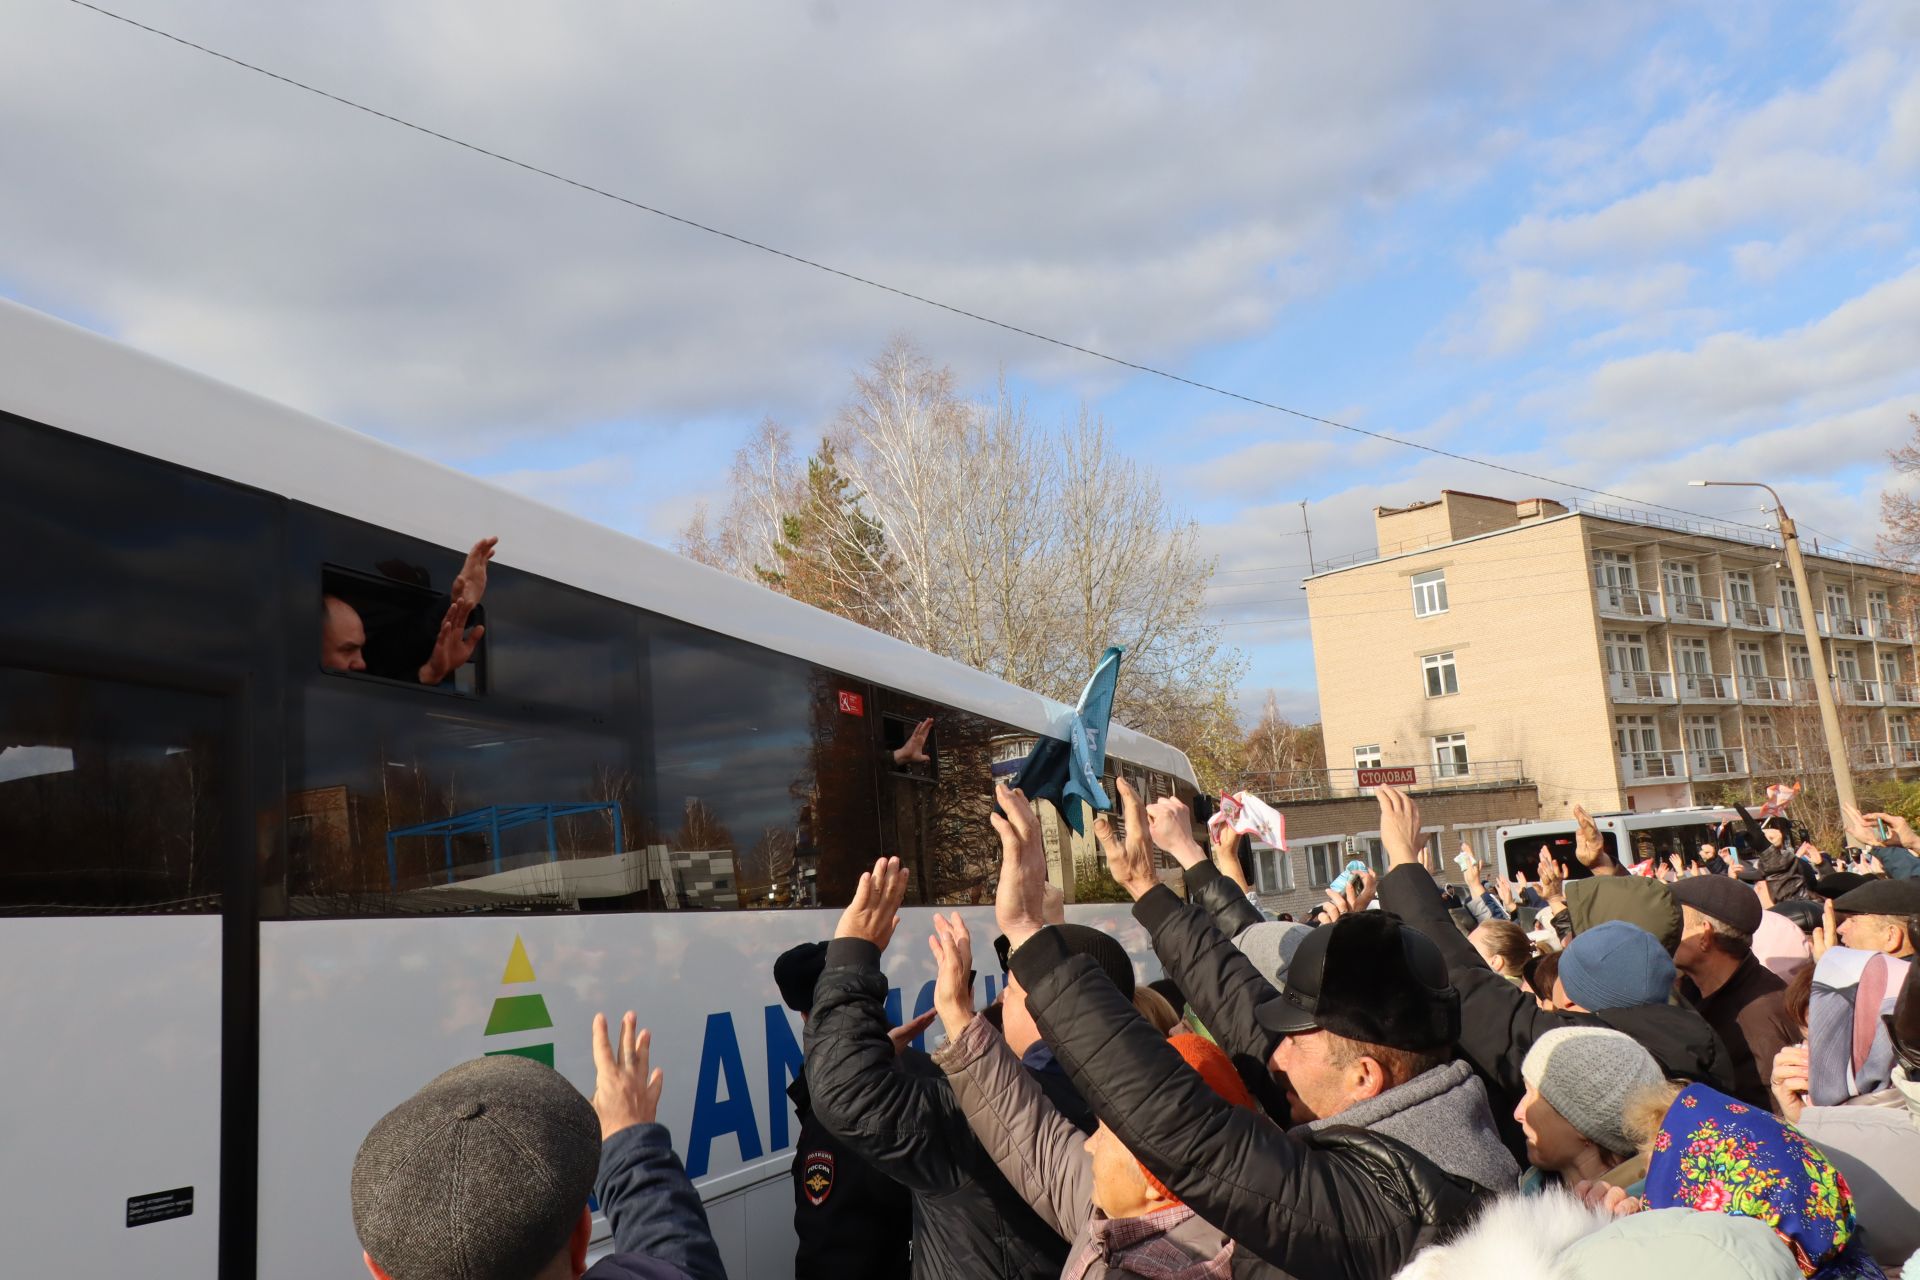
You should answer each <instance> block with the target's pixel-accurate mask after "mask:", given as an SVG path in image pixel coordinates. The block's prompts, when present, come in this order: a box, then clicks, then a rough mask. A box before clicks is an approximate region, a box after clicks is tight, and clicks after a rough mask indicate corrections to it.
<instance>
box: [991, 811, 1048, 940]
mask: <svg viewBox="0 0 1920 1280" xmlns="http://www.w3.org/2000/svg"><path fill="white" fill-rule="evenodd" d="M993 794H994V799H995V800H997V801H998V802H999V804H1000V810H1001V812H1000V813H996V814H994V815H993V830H994V833H995V834H996V835H998V836H999V837H1000V884H999V888H998V889H997V890H996V891H995V892H994V895H993V918H994V921H995V922H996V923H997V924H999V926H1000V932H1002V933H1004V934H1006V935H1007V942H1008V943H1009V944H1010V945H1011V946H1014V947H1018V946H1019V945H1020V944H1021V943H1023V942H1025V941H1026V940H1027V939H1028V938H1031V937H1032V936H1033V935H1034V934H1036V933H1038V932H1040V930H1041V929H1043V928H1045V927H1046V923H1047V901H1046V885H1047V854H1046V849H1045V848H1044V847H1043V846H1042V844H1041V841H1040V819H1039V816H1038V815H1036V814H1035V813H1034V811H1033V806H1032V805H1031V804H1028V803H1027V797H1026V793H1024V792H1021V791H1016V790H1014V789H1013V788H1011V787H1009V786H1007V784H1006V783H1004V782H1001V783H996V784H994V788H993ZM1002 815H1004V816H1002Z"/></svg>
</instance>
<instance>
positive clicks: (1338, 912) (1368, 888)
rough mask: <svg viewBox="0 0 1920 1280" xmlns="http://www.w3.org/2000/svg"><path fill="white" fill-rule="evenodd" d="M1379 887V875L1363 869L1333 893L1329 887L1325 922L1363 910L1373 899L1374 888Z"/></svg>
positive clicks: (1330, 922)
mask: <svg viewBox="0 0 1920 1280" xmlns="http://www.w3.org/2000/svg"><path fill="white" fill-rule="evenodd" d="M1379 887H1380V877H1379V876H1376V875H1374V874H1373V872H1371V871H1363V872H1361V873H1360V874H1359V875H1358V876H1355V877H1354V878H1353V879H1351V880H1349V881H1347V887H1346V888H1344V889H1342V890H1340V892H1338V893H1335V892H1334V891H1333V889H1332V888H1331V887H1329V888H1328V890H1327V923H1328V924H1332V923H1333V922H1334V921H1335V920H1338V919H1339V918H1340V917H1341V916H1350V915H1354V914H1356V913H1358V912H1361V911H1365V910H1366V909H1367V907H1368V905H1369V904H1370V903H1372V901H1373V895H1374V892H1375V890H1377V889H1378V888H1379Z"/></svg>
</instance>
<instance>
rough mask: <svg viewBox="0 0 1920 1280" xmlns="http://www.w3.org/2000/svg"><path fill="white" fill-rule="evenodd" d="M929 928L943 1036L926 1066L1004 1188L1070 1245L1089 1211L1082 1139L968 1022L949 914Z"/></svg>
mask: <svg viewBox="0 0 1920 1280" xmlns="http://www.w3.org/2000/svg"><path fill="white" fill-rule="evenodd" d="M933 925H934V932H933V934H932V936H930V937H929V938H928V939H927V943H928V945H929V946H930V947H931V948H932V949H933V954H934V959H935V961H936V963H937V964H938V966H939V968H938V973H937V976H936V977H935V979H934V1008H935V1009H936V1010H937V1011H938V1012H939V1014H940V1021H941V1023H942V1024H943V1025H944V1026H945V1028H946V1032H947V1043H946V1044H945V1045H944V1046H943V1047H941V1048H940V1049H939V1050H938V1051H937V1052H936V1053H935V1054H934V1055H933V1061H934V1063H935V1064H936V1065H937V1066H938V1067H939V1068H940V1069H941V1070H942V1071H944V1072H945V1073H946V1075H947V1080H948V1081H949V1083H951V1084H952V1085H953V1096H954V1099H955V1100H956V1101H957V1102H958V1103H959V1104H960V1109H961V1110H962V1111H963V1112H965V1113H966V1117H967V1123H968V1124H969V1125H971V1126H972V1127H973V1134H974V1136H975V1137H976V1138H978V1139H980V1145H981V1146H982V1147H984V1148H985V1149H986V1152H987V1154H988V1155H990V1156H992V1157H993V1162H994V1164H995V1165H997V1166H998V1167H999V1169H1000V1172H1001V1173H1002V1174H1003V1175H1005V1177H1006V1179H1007V1181H1008V1183H1010V1184H1011V1185H1012V1187H1013V1189H1014V1190H1015V1191H1016V1192H1018V1193H1019V1195H1020V1198H1021V1199H1023V1200H1025V1201H1026V1202H1027V1203H1028V1204H1029V1205H1031V1206H1032V1207H1033V1210H1034V1212H1036V1213H1038V1214H1039V1215H1040V1216H1041V1218H1043V1219H1044V1220H1045V1221H1046V1223H1047V1225H1048V1226H1050V1227H1052V1228H1053V1229H1054V1230H1055V1231H1056V1232H1058V1233H1059V1235H1060V1237H1061V1238H1062V1239H1064V1240H1072V1239H1073V1238H1074V1237H1075V1236H1077V1235H1078V1234H1079V1233H1080V1229H1081V1228H1082V1227H1084V1226H1085V1225H1086V1223H1087V1217H1088V1215H1089V1214H1090V1213H1091V1212H1092V1209H1093V1157H1092V1156H1091V1155H1090V1154H1088V1152H1087V1148H1086V1141H1087V1135H1086V1134H1084V1133H1082V1132H1081V1131H1080V1130H1079V1128H1078V1127H1077V1126H1075V1125H1074V1123H1073V1122H1072V1121H1071V1120H1068V1119H1067V1118H1066V1117H1065V1116H1064V1115H1062V1114H1061V1113H1060V1111H1059V1109H1058V1108H1057V1107H1055V1106H1054V1105H1053V1103H1052V1102H1051V1101H1049V1100H1048V1098H1047V1095H1046V1093H1045V1092H1043V1091H1042V1090H1041V1088H1040V1086H1039V1084H1038V1083H1036V1082H1035V1080H1034V1078H1033V1077H1032V1076H1031V1075H1029V1074H1028V1072H1027V1070H1026V1069H1025V1068H1024V1067H1022V1066H1021V1065H1020V1060H1019V1059H1018V1058H1016V1057H1014V1056H1013V1050H1012V1049H1009V1048H1008V1047H1007V1042H1006V1040H1005V1039H1003V1038H1002V1037H1001V1035H1000V1033H999V1032H998V1031H996V1030H994V1028H993V1024H992V1023H990V1022H988V1021H987V1020H986V1019H985V1018H976V1017H974V1016H973V989H972V987H971V985H970V981H969V977H970V971H971V968H972V963H973V946H972V941H971V939H970V938H969V937H968V935H967V926H966V922H965V921H963V920H962V919H961V918H960V916H959V915H958V914H957V913H956V914H955V915H953V916H951V917H949V918H947V919H942V918H941V917H940V916H937V915H936V916H935V917H934V918H933Z"/></svg>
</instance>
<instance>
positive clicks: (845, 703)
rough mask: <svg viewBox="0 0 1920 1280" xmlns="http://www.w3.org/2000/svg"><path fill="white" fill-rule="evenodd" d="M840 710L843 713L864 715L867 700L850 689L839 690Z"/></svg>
mask: <svg viewBox="0 0 1920 1280" xmlns="http://www.w3.org/2000/svg"><path fill="white" fill-rule="evenodd" d="M840 710H841V712H842V713H843V714H845V715H850V716H864V715H865V714H867V700H866V699H865V698H863V697H861V696H860V695H859V694H857V693H854V692H853V691H852V690H850V689H842V690H841V691H840Z"/></svg>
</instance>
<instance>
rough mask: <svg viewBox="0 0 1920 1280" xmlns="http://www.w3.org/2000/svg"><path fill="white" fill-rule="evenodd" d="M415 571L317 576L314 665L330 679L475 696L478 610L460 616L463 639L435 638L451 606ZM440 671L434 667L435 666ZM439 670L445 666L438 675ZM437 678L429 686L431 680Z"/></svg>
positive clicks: (387, 568)
mask: <svg viewBox="0 0 1920 1280" xmlns="http://www.w3.org/2000/svg"><path fill="white" fill-rule="evenodd" d="M429 581H430V577H429V574H428V572H427V570H426V569H425V568H424V567H423V566H418V565H409V564H405V563H403V562H401V561H398V560H388V561H385V562H383V571H382V572H380V573H356V572H353V571H350V570H347V569H342V568H338V567H335V566H328V567H327V568H326V569H324V570H323V571H322V572H321V576H320V602H319V609H320V642H319V656H318V660H319V665H320V667H321V669H322V670H325V671H329V672H332V673H334V674H336V675H347V676H356V677H361V678H369V677H370V678H374V679H380V680H391V681H394V682H396V683H400V684H407V685H423V684H424V685H428V686H431V687H445V688H448V689H452V690H454V691H456V692H459V693H465V694H473V693H477V692H479V690H480V688H481V687H482V685H481V672H482V671H483V670H484V667H485V662H486V656H485V655H486V636H485V633H484V632H483V631H481V630H480V628H481V627H483V626H484V625H485V622H486V611H485V606H484V605H476V606H475V607H474V609H473V611H472V613H471V614H470V615H466V626H467V640H466V642H465V643H463V642H462V641H461V640H460V638H458V637H454V636H452V635H451V634H449V635H447V636H446V637H444V643H443V637H442V636H441V634H440V631H441V623H442V622H443V621H444V620H446V619H447V618H448V616H449V609H450V606H451V603H452V601H451V599H450V597H448V596H447V595H445V594H443V593H440V592H436V591H434V590H432V589H431V588H430V587H428V585H427V583H428V582H429ZM436 663H438V664H440V665H439V666H435V664H436ZM440 667H448V668H450V669H448V670H446V671H445V673H444V674H441V671H440ZM436 674H439V675H441V678H440V679H438V680H436V679H434V678H433V676H434V675H436Z"/></svg>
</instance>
